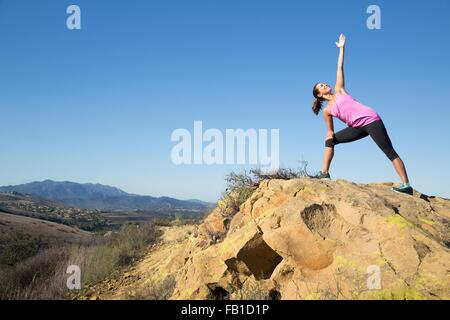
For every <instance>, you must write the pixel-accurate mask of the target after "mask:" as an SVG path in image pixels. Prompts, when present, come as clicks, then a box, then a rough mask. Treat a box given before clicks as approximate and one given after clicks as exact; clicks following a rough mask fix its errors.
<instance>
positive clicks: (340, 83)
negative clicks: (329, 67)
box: [334, 34, 345, 93]
mask: <svg viewBox="0 0 450 320" xmlns="http://www.w3.org/2000/svg"><path fill="white" fill-rule="evenodd" d="M336 46H337V47H338V48H339V58H338V65H337V76H336V85H335V86H334V91H335V92H336V93H341V91H342V89H344V90H345V80H344V51H345V36H344V35H343V34H341V35H340V36H339V42H336Z"/></svg>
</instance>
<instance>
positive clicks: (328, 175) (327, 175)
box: [310, 171, 331, 180]
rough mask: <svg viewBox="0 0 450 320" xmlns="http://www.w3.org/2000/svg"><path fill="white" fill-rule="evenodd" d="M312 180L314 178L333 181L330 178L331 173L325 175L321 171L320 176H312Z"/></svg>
mask: <svg viewBox="0 0 450 320" xmlns="http://www.w3.org/2000/svg"><path fill="white" fill-rule="evenodd" d="M310 178H313V179H328V180H329V179H331V177H330V173H328V172H327V173H323V172H322V171H319V173H318V174H316V175H315V176H310Z"/></svg>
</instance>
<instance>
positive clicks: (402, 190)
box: [391, 183, 413, 195]
mask: <svg viewBox="0 0 450 320" xmlns="http://www.w3.org/2000/svg"><path fill="white" fill-rule="evenodd" d="M391 190H392V191H395V192H398V193H406V194H409V195H412V194H413V188H411V186H410V185H409V183H402V184H401V185H400V186H398V187H392V189H391Z"/></svg>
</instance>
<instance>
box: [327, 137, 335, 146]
mask: <svg viewBox="0 0 450 320" xmlns="http://www.w3.org/2000/svg"><path fill="white" fill-rule="evenodd" d="M337 144H338V143H337V141H336V139H335V138H334V137H333V139H327V140H325V147H327V148H334V146H335V145H337Z"/></svg>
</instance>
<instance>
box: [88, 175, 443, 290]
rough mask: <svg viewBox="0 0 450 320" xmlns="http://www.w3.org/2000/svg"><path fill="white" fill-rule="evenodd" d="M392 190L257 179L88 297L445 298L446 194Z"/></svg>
mask: <svg viewBox="0 0 450 320" xmlns="http://www.w3.org/2000/svg"><path fill="white" fill-rule="evenodd" d="M391 186H392V184H391V183H380V184H355V183H351V182H347V181H344V180H337V181H323V180H312V179H309V178H299V179H291V180H264V181H262V182H261V183H260V184H259V186H258V187H257V189H256V190H255V191H254V192H253V194H252V195H251V196H250V197H249V198H248V199H247V200H246V201H245V202H244V203H243V204H242V205H241V206H240V208H239V210H237V209H233V208H231V207H228V206H227V205H226V204H225V203H224V202H219V206H218V207H217V208H215V209H214V210H213V211H212V212H211V213H210V214H209V215H208V216H207V218H205V219H204V221H203V222H202V223H201V224H200V225H197V226H178V227H168V228H165V235H164V237H163V240H162V242H161V243H160V244H159V245H158V246H157V247H155V248H153V249H152V250H151V251H150V252H149V254H148V255H147V256H146V257H145V258H144V259H143V260H142V261H140V262H139V263H138V264H137V265H136V266H135V267H133V268H132V269H131V270H129V272H127V274H126V275H124V276H122V277H121V278H120V279H116V280H114V281H112V280H111V281H109V282H108V283H107V285H105V284H103V285H102V286H100V287H99V288H98V290H99V291H98V292H97V293H98V296H96V298H125V297H128V298H129V297H136V298H138V297H139V295H140V294H142V292H143V291H145V290H147V289H148V288H149V286H150V287H153V288H154V287H155V286H156V287H158V286H159V287H158V288H162V287H161V284H162V285H163V287H164V286H166V287H167V286H168V287H170V290H169V291H168V292H169V294H168V295H167V296H166V297H164V298H169V299H449V298H450V272H449V271H450V250H449V247H450V233H449V228H450V200H446V199H442V198H437V197H429V196H426V195H424V194H420V193H418V192H415V193H414V195H413V196H409V195H404V194H397V193H394V192H392V191H391V190H390V187H391ZM168 279H170V281H168ZM168 282H170V283H171V285H168V284H167V283H168ZM164 284H166V285H164Z"/></svg>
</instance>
